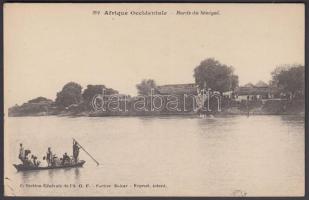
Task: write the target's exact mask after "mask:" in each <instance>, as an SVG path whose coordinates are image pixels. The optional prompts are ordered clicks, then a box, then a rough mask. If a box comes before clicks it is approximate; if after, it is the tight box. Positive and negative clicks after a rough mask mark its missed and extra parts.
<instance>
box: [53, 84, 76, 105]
mask: <svg viewBox="0 0 309 200" xmlns="http://www.w3.org/2000/svg"><path fill="white" fill-rule="evenodd" d="M81 92H82V87H81V86H80V85H79V84H78V83H74V82H69V83H67V84H65V85H64V86H63V88H62V90H61V91H60V92H58V93H57V97H56V105H58V106H64V107H67V106H70V105H72V104H79V103H80V102H81V101H82V95H81Z"/></svg>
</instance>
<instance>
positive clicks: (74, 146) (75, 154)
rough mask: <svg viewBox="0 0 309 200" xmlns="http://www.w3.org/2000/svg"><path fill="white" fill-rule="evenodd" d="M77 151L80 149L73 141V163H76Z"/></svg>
mask: <svg viewBox="0 0 309 200" xmlns="http://www.w3.org/2000/svg"><path fill="white" fill-rule="evenodd" d="M79 149H80V147H79V145H78V143H77V142H76V141H75V140H73V159H74V162H75V163H77V161H78V155H79Z"/></svg>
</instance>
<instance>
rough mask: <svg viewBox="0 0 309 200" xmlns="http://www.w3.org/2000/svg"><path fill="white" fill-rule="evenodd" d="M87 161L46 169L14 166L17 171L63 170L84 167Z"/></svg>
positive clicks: (20, 165) (21, 165)
mask: <svg viewBox="0 0 309 200" xmlns="http://www.w3.org/2000/svg"><path fill="white" fill-rule="evenodd" d="M85 162H86V161H84V160H80V161H78V162H77V163H72V164H64V165H58V166H48V167H47V166H46V167H40V166H38V167H34V166H26V165H23V164H19V165H16V164H13V166H14V167H15V168H16V169H17V171H30V170H44V169H63V168H76V167H82V166H83V165H84V164H85Z"/></svg>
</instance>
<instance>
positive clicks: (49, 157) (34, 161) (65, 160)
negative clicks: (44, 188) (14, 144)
mask: <svg viewBox="0 0 309 200" xmlns="http://www.w3.org/2000/svg"><path fill="white" fill-rule="evenodd" d="M80 148H81V147H80V145H79V144H78V143H77V142H76V141H75V140H73V156H71V157H70V156H69V155H68V154H67V153H66V152H65V153H64V154H63V156H62V158H58V157H57V156H56V155H55V154H53V152H52V150H51V148H50V147H48V149H47V152H46V156H43V160H45V161H46V162H45V164H44V162H43V163H41V162H40V161H39V160H38V158H37V156H35V155H34V154H31V151H30V150H29V149H25V148H24V147H23V144H22V143H21V144H20V147H19V155H18V158H19V159H20V160H21V161H22V163H23V165H25V166H29V167H39V166H40V167H41V166H42V167H43V165H45V166H48V167H54V166H63V165H70V164H76V163H78V155H79V149H80Z"/></svg>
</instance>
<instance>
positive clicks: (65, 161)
mask: <svg viewBox="0 0 309 200" xmlns="http://www.w3.org/2000/svg"><path fill="white" fill-rule="evenodd" d="M70 161H71V159H70V157H69V156H68V154H67V153H64V154H63V157H62V165H65V164H70Z"/></svg>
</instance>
